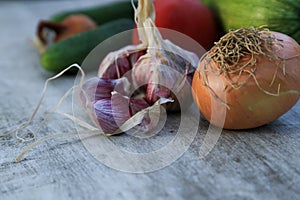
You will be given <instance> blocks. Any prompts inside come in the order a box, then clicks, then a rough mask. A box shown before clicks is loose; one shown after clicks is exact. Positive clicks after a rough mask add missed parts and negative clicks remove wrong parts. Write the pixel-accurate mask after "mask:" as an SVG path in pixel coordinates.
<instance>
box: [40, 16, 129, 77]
mask: <svg viewBox="0 0 300 200" xmlns="http://www.w3.org/2000/svg"><path fill="white" fill-rule="evenodd" d="M133 27H134V22H133V20H130V19H118V20H114V21H111V22H108V23H106V24H103V25H101V26H99V27H98V28H96V29H93V30H89V31H86V32H83V33H79V34H76V35H74V36H72V37H69V38H66V39H64V40H61V41H59V42H57V43H54V44H52V45H50V46H49V47H47V48H46V50H45V51H44V52H43V53H42V55H41V65H42V66H43V67H44V68H45V69H46V70H48V71H52V72H56V73H57V72H60V71H61V70H63V69H65V68H66V67H68V66H70V65H71V64H74V63H77V64H79V65H81V64H82V62H83V60H84V59H85V57H86V56H87V55H88V54H89V53H90V51H91V50H93V49H94V48H95V47H96V46H97V45H98V44H99V43H101V42H103V41H104V40H105V39H107V38H109V37H111V36H113V35H115V34H118V33H120V32H123V31H126V30H130V29H132V28H133ZM126 40H127V41H126ZM130 41H131V38H129V36H128V38H124V41H122V42H124V44H126V42H127V43H129V42H130Z"/></svg>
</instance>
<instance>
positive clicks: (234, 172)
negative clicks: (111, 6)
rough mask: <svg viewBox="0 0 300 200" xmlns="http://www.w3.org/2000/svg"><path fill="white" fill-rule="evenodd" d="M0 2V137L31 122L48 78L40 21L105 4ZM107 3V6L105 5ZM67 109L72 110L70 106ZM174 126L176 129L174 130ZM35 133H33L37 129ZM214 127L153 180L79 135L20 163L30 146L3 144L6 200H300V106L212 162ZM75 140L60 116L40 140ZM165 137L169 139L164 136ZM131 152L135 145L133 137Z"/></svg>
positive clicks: (237, 136)
mask: <svg viewBox="0 0 300 200" xmlns="http://www.w3.org/2000/svg"><path fill="white" fill-rule="evenodd" d="M74 2H75V1H53V2H51V1H29V2H25V1H24V2H22V1H6V2H5V1H4V2H2V1H1V2H0V24H1V31H0V44H1V45H0V70H1V76H2V77H1V79H0V85H1V86H0V95H1V98H0V111H1V112H0V125H1V126H0V133H2V132H4V131H6V130H9V129H10V128H12V127H14V126H15V125H17V124H19V123H21V122H23V121H24V120H26V119H27V117H28V116H29V115H30V114H31V112H32V110H33V108H34V106H35V105H36V103H37V100H38V98H39V96H40V92H41V90H42V87H43V83H44V81H45V80H46V79H47V78H48V77H50V76H51V75H52V74H51V73H49V72H46V71H44V70H43V69H42V68H41V66H40V64H39V57H38V54H37V53H36V51H35V49H34V48H33V46H32V45H31V41H30V39H31V38H32V36H33V35H34V34H35V27H36V24H37V22H38V20H39V19H42V18H44V19H45V18H47V17H48V16H50V15H51V14H52V13H54V12H56V11H58V10H63V9H66V8H74V7H78V6H89V5H93V4H98V3H99V1H98V2H97V1H79V0H78V1H76V4H75V3H74ZM101 2H103V3H104V2H105V1H101ZM73 82H74V79H73V77H62V78H60V79H58V80H56V81H55V82H53V83H51V84H50V85H49V90H48V91H47V93H46V99H45V101H44V102H43V104H42V108H41V111H40V112H39V114H38V116H37V118H36V120H35V123H33V124H37V123H38V122H39V121H40V120H41V119H42V117H43V116H44V115H43V114H44V112H45V111H47V109H49V108H51V107H53V106H54V105H55V102H57V101H58V100H59V98H60V96H61V95H63V94H64V92H66V91H67V89H68V88H70V87H71V86H72V85H73ZM63 108H64V109H66V110H68V109H70V104H67V103H66V104H64V105H63ZM178 120H179V116H176V115H175V116H172V117H170V118H169V122H170V123H169V124H168V127H167V128H166V129H165V130H164V131H165V132H164V133H165V134H166V135H167V136H172V134H174V127H175V124H177V122H178ZM172 123H173V124H174V126H173V124H172ZM34 126H35V125H33V127H32V128H35V127H34ZM207 128H208V124H207V123H206V122H204V121H202V122H201V123H200V128H199V132H198V134H197V136H196V138H195V140H194V141H193V143H192V145H191V146H190V148H189V149H188V151H187V152H186V153H185V154H184V155H183V156H182V157H181V158H179V159H178V160H176V161H175V162H174V163H173V164H172V165H170V166H168V167H166V168H164V169H161V170H159V171H155V172H152V173H146V174H130V173H123V172H119V171H117V170H114V169H111V168H109V167H107V166H105V165H103V164H102V163H101V162H99V161H98V160H96V159H95V158H94V157H93V156H92V155H91V154H90V153H89V152H88V151H87V149H86V148H85V147H84V145H83V144H82V143H81V141H80V140H79V138H78V136H77V135H76V134H73V135H69V136H66V137H63V138H57V139H55V140H49V141H46V142H44V143H42V144H40V145H39V146H37V147H35V148H34V149H33V150H32V151H30V152H29V153H28V154H26V155H25V157H24V159H23V160H22V161H21V162H20V163H16V162H14V159H15V158H16V156H17V155H18V154H19V153H20V152H21V151H22V149H23V148H24V147H25V146H27V145H28V143H22V142H19V141H18V140H16V138H15V137H13V136H11V137H6V138H0V199H1V200H6V199H7V200H10V199H26V200H27V199H28V200H29V199H195V200H196V199H247V200H248V199H249V200H250V199H251V200H252V199H255V200H256V199H299V198H300V159H299V157H300V151H299V148H300V103H299V102H298V104H297V105H296V106H295V107H294V108H293V109H292V110H291V111H290V112H288V113H287V114H286V115H284V116H282V117H281V118H280V119H278V120H276V121H275V122H273V123H271V124H268V125H266V126H263V127H260V128H257V129H252V130H245V131H225V130H224V131H223V132H222V135H221V137H220V138H219V140H218V143H217V144H216V146H215V147H214V149H213V150H212V151H211V152H210V154H209V155H208V156H206V157H205V158H203V159H200V158H199V156H198V151H199V147H200V146H201V144H202V141H203V138H204V135H205V133H206V130H207ZM58 132H76V130H75V128H74V126H73V123H71V122H70V121H69V120H66V119H65V120H62V119H61V118H59V117H58V116H54V118H53V119H52V120H51V121H50V122H49V124H47V125H46V126H45V127H44V128H43V129H42V131H41V135H40V136H39V137H41V136H46V135H51V134H55V133H58ZM162 135H163V134H162ZM123 139H124V143H125V144H124V145H125V146H128V147H130V144H128V143H126V142H128V141H130V140H129V139H128V138H126V136H120V137H119V138H118V140H119V141H122V140H123Z"/></svg>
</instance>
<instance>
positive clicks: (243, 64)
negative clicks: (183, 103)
mask: <svg viewBox="0 0 300 200" xmlns="http://www.w3.org/2000/svg"><path fill="white" fill-rule="evenodd" d="M192 88H193V96H194V100H195V102H196V104H197V106H198V107H199V110H200V111H201V113H202V114H203V115H204V117H205V118H206V119H207V120H209V121H210V122H211V123H212V124H214V125H216V126H220V127H223V128H225V129H247V128H254V127H258V126H261V125H264V124H266V123H269V122H271V121H273V120H275V119H277V118H278V117H280V116H281V115H283V114H284V113H286V112H287V111H288V110H289V109H291V108H292V107H293V106H294V105H295V104H296V103H297V101H298V99H299V94H300V93H299V91H300V46H299V44H298V43H297V42H296V41H295V40H294V39H292V38H291V37H289V36H287V35H284V34H282V33H278V32H272V31H268V30H266V29H264V30H260V29H255V28H249V29H245V28H243V29H239V30H236V31H232V32H229V33H228V34H226V35H225V36H223V37H222V38H221V39H220V41H219V42H217V43H216V44H215V46H214V47H213V48H212V49H211V50H210V51H209V52H208V53H207V54H206V55H205V56H204V57H203V58H202V59H201V61H200V62H199V65H198V68H197V71H196V72H195V74H194V77H193V82H192ZM224 107H226V109H225V113H222V110H224ZM224 114H226V116H225V115H224ZM212 115H214V117H213V118H212ZM224 118H225V119H224ZM223 123H224V124H223Z"/></svg>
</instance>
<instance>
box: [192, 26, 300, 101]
mask: <svg viewBox="0 0 300 200" xmlns="http://www.w3.org/2000/svg"><path fill="white" fill-rule="evenodd" d="M274 47H278V48H283V46H282V44H281V40H279V39H276V38H275V37H273V36H272V35H271V32H270V31H269V30H268V29H266V28H262V27H260V28H257V29H256V28H241V29H238V30H234V31H231V32H229V33H228V34H226V35H225V36H223V37H222V38H221V39H220V40H219V41H218V42H216V43H215V45H214V47H212V49H211V50H210V51H209V52H207V53H206V54H205V55H203V57H202V58H201V60H200V61H201V62H205V64H204V67H203V68H202V70H203V71H202V72H204V73H202V74H203V79H204V83H203V84H204V86H206V87H208V89H209V90H210V91H211V92H212V95H213V96H214V97H215V98H218V97H217V96H216V95H215V94H214V93H213V90H212V88H210V86H209V83H208V78H207V74H206V73H205V72H211V73H215V70H213V68H212V66H211V64H210V63H211V61H214V62H215V63H216V66H217V75H221V74H224V75H225V77H226V82H227V84H228V85H229V86H231V87H232V88H233V89H239V88H240V87H242V86H243V85H244V84H246V83H247V81H248V80H249V79H250V78H251V77H252V78H253V79H254V81H255V83H256V85H257V86H258V88H259V89H260V90H261V91H263V92H264V93H266V94H268V95H272V96H279V95H280V94H281V93H280V84H278V88H277V93H272V92H270V91H268V90H266V89H264V88H262V87H261V86H260V83H259V81H258V80H257V79H256V76H255V71H256V64H257V62H258V60H257V58H258V56H264V57H265V58H268V59H269V60H271V61H272V62H275V63H276V65H277V67H276V69H275V71H274V75H273V79H272V81H271V83H270V86H272V85H273V84H274V81H275V79H276V76H277V73H278V69H279V67H280V66H281V65H282V70H283V74H284V75H285V61H286V60H289V59H293V58H296V57H298V56H300V54H298V55H295V56H292V57H288V58H281V57H279V56H277V55H276V54H275V52H274ZM245 57H246V58H247V57H249V60H247V61H246V62H245V60H243V59H244V58H245ZM200 73H201V72H200V70H198V74H199V76H200ZM245 74H246V75H248V76H247V78H246V80H244V81H240V77H241V76H242V75H245ZM231 75H235V76H237V78H236V79H235V80H232V79H231V78H230V77H231ZM224 89H225V90H226V89H227V88H224ZM289 92H290V93H297V94H299V92H298V91H289ZM218 100H220V99H218Z"/></svg>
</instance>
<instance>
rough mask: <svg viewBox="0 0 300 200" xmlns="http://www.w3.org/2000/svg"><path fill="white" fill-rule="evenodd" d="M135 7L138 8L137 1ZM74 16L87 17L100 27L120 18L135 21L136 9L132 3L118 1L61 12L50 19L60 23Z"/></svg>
mask: <svg viewBox="0 0 300 200" xmlns="http://www.w3.org/2000/svg"><path fill="white" fill-rule="evenodd" d="M135 5H136V6H137V3H136V1H135ZM72 14H84V15H87V16H88V17H90V18H91V19H92V20H94V22H95V23H96V24H98V25H101V24H103V23H106V22H109V21H112V20H115V19H120V18H129V19H134V9H133V7H132V4H131V2H130V1H118V2H112V3H109V4H104V5H100V6H95V7H91V8H86V9H77V10H70V11H64V12H60V13H57V14H55V15H53V16H52V17H50V21H53V22H60V21H62V20H63V19H64V18H66V17H67V16H69V15H72Z"/></svg>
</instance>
